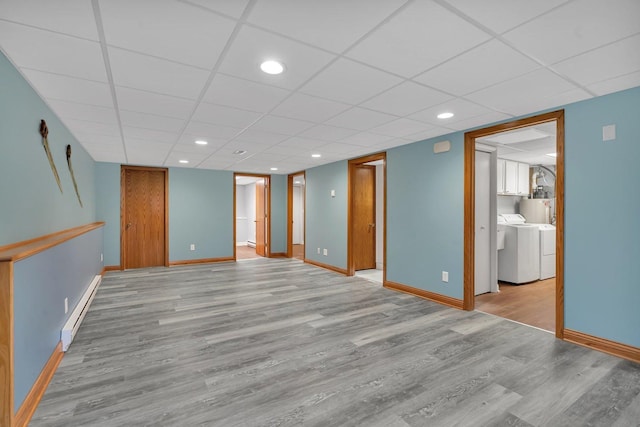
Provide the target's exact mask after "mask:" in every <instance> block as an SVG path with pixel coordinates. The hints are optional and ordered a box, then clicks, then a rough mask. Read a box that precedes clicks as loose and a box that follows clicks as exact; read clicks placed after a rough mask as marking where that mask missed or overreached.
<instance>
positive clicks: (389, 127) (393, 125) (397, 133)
mask: <svg viewBox="0 0 640 427" xmlns="http://www.w3.org/2000/svg"><path fill="white" fill-rule="evenodd" d="M433 127H434V126H432V125H429V124H426V123H423V122H418V121H415V120H409V119H397V120H394V121H392V122H389V123H385V124H383V125H382V126H377V127H375V128H373V129H371V132H375V133H379V134H382V135H387V136H390V137H404V136H407V135H411V134H415V133H417V132H424V131H427V130H429V129H432V128H433Z"/></svg>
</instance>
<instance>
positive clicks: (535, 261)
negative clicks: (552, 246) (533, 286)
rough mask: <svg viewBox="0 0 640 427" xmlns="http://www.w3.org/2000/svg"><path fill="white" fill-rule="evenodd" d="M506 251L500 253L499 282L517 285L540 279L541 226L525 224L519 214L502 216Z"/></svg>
mask: <svg viewBox="0 0 640 427" xmlns="http://www.w3.org/2000/svg"><path fill="white" fill-rule="evenodd" d="M499 216H500V217H502V218H501V219H500V220H499V222H503V224H504V249H502V250H499V251H498V280H501V281H504V282H510V283H515V284H521V283H528V282H533V281H536V280H538V279H539V278H540V235H539V233H540V232H539V226H538V225H532V224H525V218H524V217H523V216H522V215H519V214H500V215H499Z"/></svg>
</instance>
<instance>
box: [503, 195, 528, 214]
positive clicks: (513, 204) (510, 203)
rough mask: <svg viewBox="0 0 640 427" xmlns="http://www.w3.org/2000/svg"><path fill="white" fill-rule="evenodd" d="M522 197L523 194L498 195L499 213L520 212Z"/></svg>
mask: <svg viewBox="0 0 640 427" xmlns="http://www.w3.org/2000/svg"><path fill="white" fill-rule="evenodd" d="M521 198H522V196H503V195H498V214H513V213H519V212H520V206H519V205H520V199H521Z"/></svg>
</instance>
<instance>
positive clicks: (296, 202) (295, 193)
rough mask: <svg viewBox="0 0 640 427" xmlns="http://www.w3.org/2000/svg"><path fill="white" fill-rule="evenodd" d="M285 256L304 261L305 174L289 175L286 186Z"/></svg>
mask: <svg viewBox="0 0 640 427" xmlns="http://www.w3.org/2000/svg"><path fill="white" fill-rule="evenodd" d="M287 194H288V196H287V218H288V221H287V224H288V226H287V242H288V243H287V257H289V258H296V259H299V260H301V261H304V259H305V255H304V236H305V214H304V210H305V197H306V186H305V174H304V172H299V173H295V174H291V175H289V178H288V187H287Z"/></svg>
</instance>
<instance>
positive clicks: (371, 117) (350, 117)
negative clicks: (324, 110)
mask: <svg viewBox="0 0 640 427" xmlns="http://www.w3.org/2000/svg"><path fill="white" fill-rule="evenodd" d="M395 119H397V117H396V116H392V115H390V114H385V113H379V112H377V111H371V110H367V109H365V108H359V107H354V108H352V109H350V110H348V111H345V112H344V113H342V114H340V115H339V116H336V117H334V118H332V119H331V120H328V121H327V122H326V124H328V125H333V126H340V127H344V128H349V129H356V130H361V131H365V130H369V129H370V128H372V127H375V126H379V125H381V124H383V123H387V122H390V121H392V120H395Z"/></svg>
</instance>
